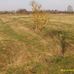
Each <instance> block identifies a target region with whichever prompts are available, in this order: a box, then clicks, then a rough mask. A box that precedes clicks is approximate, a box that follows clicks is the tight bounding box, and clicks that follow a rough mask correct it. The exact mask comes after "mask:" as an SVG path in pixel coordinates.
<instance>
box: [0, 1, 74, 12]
mask: <svg viewBox="0 0 74 74" xmlns="http://www.w3.org/2000/svg"><path fill="white" fill-rule="evenodd" d="M31 1H32V0H0V11H4V10H18V9H27V10H31V5H30V2H31ZM36 1H37V2H38V3H40V4H41V5H42V9H46V10H47V9H51V10H53V9H54V10H55V9H56V10H66V8H67V6H68V5H72V7H73V8H74V0H36Z"/></svg>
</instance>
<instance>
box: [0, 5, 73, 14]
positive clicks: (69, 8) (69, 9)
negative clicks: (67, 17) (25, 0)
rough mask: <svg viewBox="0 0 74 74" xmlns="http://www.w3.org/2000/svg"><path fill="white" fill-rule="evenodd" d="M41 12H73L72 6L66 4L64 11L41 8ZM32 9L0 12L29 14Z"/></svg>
mask: <svg viewBox="0 0 74 74" xmlns="http://www.w3.org/2000/svg"><path fill="white" fill-rule="evenodd" d="M39 7H40V6H39ZM41 12H45V13H46V12H47V13H54V14H58V13H66V14H67V13H71V14H74V11H73V7H72V6H71V5H68V6H67V10H65V11H59V10H41ZM31 13H32V11H27V10H26V9H18V10H16V11H0V14H31Z"/></svg>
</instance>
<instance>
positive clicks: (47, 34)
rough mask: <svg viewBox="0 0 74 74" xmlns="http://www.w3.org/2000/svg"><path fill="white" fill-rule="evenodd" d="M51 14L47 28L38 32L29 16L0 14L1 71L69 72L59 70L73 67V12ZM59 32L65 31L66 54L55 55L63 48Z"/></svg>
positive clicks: (21, 73) (22, 73)
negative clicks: (68, 13) (63, 55)
mask: <svg viewBox="0 0 74 74" xmlns="http://www.w3.org/2000/svg"><path fill="white" fill-rule="evenodd" d="M49 17H50V19H49V24H48V25H47V26H46V28H45V29H43V31H42V32H40V33H36V32H34V31H33V30H32V27H33V23H32V19H31V18H30V16H28V15H0V59H1V60H0V74H68V73H69V72H65V73H64V72H61V71H60V70H61V69H62V68H74V66H73V64H74V63H73V62H74V50H73V49H74V30H73V29H74V15H64V14H53V15H52V14H49ZM57 31H63V33H65V37H66V42H67V46H66V52H65V57H60V56H56V57H55V56H54V55H56V54H58V55H59V54H60V50H61V47H60V44H59V39H58V38H57V36H56V35H55V32H57ZM69 74H70V73H69ZM71 74H73V72H71Z"/></svg>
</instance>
